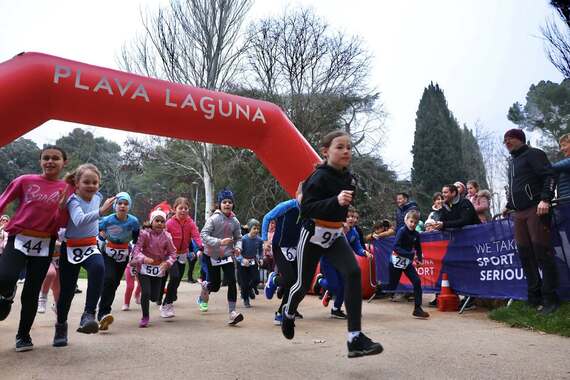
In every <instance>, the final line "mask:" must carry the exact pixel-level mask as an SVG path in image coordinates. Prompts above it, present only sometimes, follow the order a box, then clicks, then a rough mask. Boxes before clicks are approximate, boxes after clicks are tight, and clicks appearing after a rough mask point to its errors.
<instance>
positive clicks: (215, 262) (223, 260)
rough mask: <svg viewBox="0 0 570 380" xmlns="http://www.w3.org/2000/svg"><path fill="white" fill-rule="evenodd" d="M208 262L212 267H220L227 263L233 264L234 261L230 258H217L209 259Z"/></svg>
mask: <svg viewBox="0 0 570 380" xmlns="http://www.w3.org/2000/svg"><path fill="white" fill-rule="evenodd" d="M210 262H211V263H212V265H213V266H215V267H219V266H220V265H224V264H227V263H233V262H234V259H233V258H232V257H231V256H228V257H218V258H213V257H210Z"/></svg>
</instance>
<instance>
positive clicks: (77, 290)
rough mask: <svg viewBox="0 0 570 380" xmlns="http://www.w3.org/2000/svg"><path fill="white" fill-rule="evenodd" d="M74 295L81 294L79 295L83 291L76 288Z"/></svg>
mask: <svg viewBox="0 0 570 380" xmlns="http://www.w3.org/2000/svg"><path fill="white" fill-rule="evenodd" d="M74 293H75V294H81V293H83V290H81V289H79V286H76V287H75V291H74Z"/></svg>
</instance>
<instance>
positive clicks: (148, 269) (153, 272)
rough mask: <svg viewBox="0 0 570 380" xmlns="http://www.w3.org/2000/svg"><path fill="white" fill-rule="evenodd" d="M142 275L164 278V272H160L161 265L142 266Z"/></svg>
mask: <svg viewBox="0 0 570 380" xmlns="http://www.w3.org/2000/svg"><path fill="white" fill-rule="evenodd" d="M141 274H144V275H146V276H151V277H164V272H162V271H161V270H160V265H150V264H143V265H141Z"/></svg>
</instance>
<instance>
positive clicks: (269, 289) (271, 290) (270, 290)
mask: <svg viewBox="0 0 570 380" xmlns="http://www.w3.org/2000/svg"><path fill="white" fill-rule="evenodd" d="M275 278H277V273H275V272H271V273H269V277H268V278H267V282H266V283H265V288H264V292H265V298H267V299H268V300H270V299H272V298H273V295H274V294H275V290H277V285H276V284H275Z"/></svg>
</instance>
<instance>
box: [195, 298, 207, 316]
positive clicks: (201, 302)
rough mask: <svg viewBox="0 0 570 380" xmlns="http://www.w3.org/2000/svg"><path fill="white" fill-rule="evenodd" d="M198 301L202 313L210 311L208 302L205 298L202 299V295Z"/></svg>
mask: <svg viewBox="0 0 570 380" xmlns="http://www.w3.org/2000/svg"><path fill="white" fill-rule="evenodd" d="M196 303H197V304H198V307H199V308H200V311H201V312H202V313H205V312H207V311H208V302H205V301H204V300H202V298H201V297H198V298H196Z"/></svg>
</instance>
